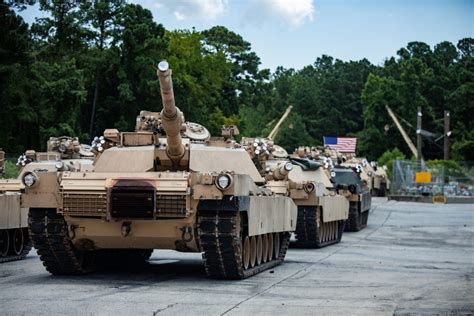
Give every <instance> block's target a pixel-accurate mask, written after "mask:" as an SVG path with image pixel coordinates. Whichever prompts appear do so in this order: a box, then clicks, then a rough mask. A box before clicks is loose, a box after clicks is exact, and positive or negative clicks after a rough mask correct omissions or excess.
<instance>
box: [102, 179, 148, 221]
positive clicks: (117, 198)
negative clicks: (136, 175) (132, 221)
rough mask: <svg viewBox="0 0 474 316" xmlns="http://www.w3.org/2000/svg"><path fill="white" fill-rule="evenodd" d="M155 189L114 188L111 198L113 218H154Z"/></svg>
mask: <svg viewBox="0 0 474 316" xmlns="http://www.w3.org/2000/svg"><path fill="white" fill-rule="evenodd" d="M155 203H156V201H155V190H154V188H146V187H138V188H131V187H126V188H113V189H112V190H111V197H110V213H111V215H112V217H115V218H117V217H121V218H150V219H152V218H153V214H154V211H155Z"/></svg>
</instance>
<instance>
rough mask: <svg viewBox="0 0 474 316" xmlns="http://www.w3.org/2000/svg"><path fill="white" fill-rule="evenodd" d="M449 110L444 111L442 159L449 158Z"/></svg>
mask: <svg viewBox="0 0 474 316" xmlns="http://www.w3.org/2000/svg"><path fill="white" fill-rule="evenodd" d="M449 118H450V117H449V111H444V157H443V159H444V160H449V135H450V134H451V133H450V132H449Z"/></svg>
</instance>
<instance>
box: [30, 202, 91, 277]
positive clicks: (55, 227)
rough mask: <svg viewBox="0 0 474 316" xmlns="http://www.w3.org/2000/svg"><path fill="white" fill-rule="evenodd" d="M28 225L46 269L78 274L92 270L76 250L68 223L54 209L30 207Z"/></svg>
mask: <svg viewBox="0 0 474 316" xmlns="http://www.w3.org/2000/svg"><path fill="white" fill-rule="evenodd" d="M28 226H29V232H30V236H31V239H32V241H33V245H34V247H35V248H36V249H37V252H38V255H39V256H40V259H41V261H42V262H43V265H44V266H45V267H46V270H47V271H48V272H50V273H51V274H53V275H78V274H84V273H87V272H90V271H91V269H90V268H85V266H86V264H85V262H84V259H85V258H84V257H81V256H78V254H77V253H76V252H75V251H74V248H73V245H72V244H71V242H70V240H69V237H68V235H67V232H68V230H67V224H66V221H65V220H64V217H63V216H62V215H61V214H57V213H56V210H54V209H30V211H29V214H28Z"/></svg>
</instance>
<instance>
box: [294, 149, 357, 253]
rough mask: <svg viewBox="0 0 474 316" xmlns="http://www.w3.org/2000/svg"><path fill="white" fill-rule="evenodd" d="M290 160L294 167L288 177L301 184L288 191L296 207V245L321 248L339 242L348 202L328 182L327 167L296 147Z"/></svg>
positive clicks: (346, 214) (313, 153)
mask: <svg viewBox="0 0 474 316" xmlns="http://www.w3.org/2000/svg"><path fill="white" fill-rule="evenodd" d="M290 159H291V162H292V163H293V165H294V166H295V168H294V171H293V172H292V173H291V174H290V177H289V179H290V181H291V182H292V183H295V184H297V183H301V184H302V186H303V190H294V189H292V190H291V191H290V193H291V197H292V198H293V199H294V201H295V203H296V204H297V206H298V223H297V225H296V231H295V237H296V246H297V247H304V248H321V247H324V246H328V245H331V244H335V243H338V242H340V241H341V238H342V234H343V232H344V227H345V224H346V220H347V218H348V215H349V201H348V200H347V198H346V197H345V196H344V195H340V194H338V191H337V190H336V187H335V186H334V185H333V183H332V182H331V176H330V167H331V166H330V165H329V164H328V163H327V162H326V161H325V160H321V159H319V156H317V155H315V152H312V151H311V150H309V149H308V150H307V149H305V148H304V147H303V148H298V149H297V150H296V151H295V153H293V154H292V155H291V158H290Z"/></svg>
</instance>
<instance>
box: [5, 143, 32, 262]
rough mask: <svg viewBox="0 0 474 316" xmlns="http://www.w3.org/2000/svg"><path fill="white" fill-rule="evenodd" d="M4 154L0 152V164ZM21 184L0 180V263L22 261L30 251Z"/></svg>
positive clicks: (15, 180)
mask: <svg viewBox="0 0 474 316" xmlns="http://www.w3.org/2000/svg"><path fill="white" fill-rule="evenodd" d="M4 157H5V153H4V152H3V151H0V164H2V165H3V162H4V159H5V158H4ZM20 189H21V183H20V181H19V180H17V179H1V180H0V263H3V262H7V261H13V260H21V259H24V258H25V257H26V256H27V255H28V253H29V252H30V250H31V241H30V238H29V236H28V210H27V209H22V208H21V207H20Z"/></svg>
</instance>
